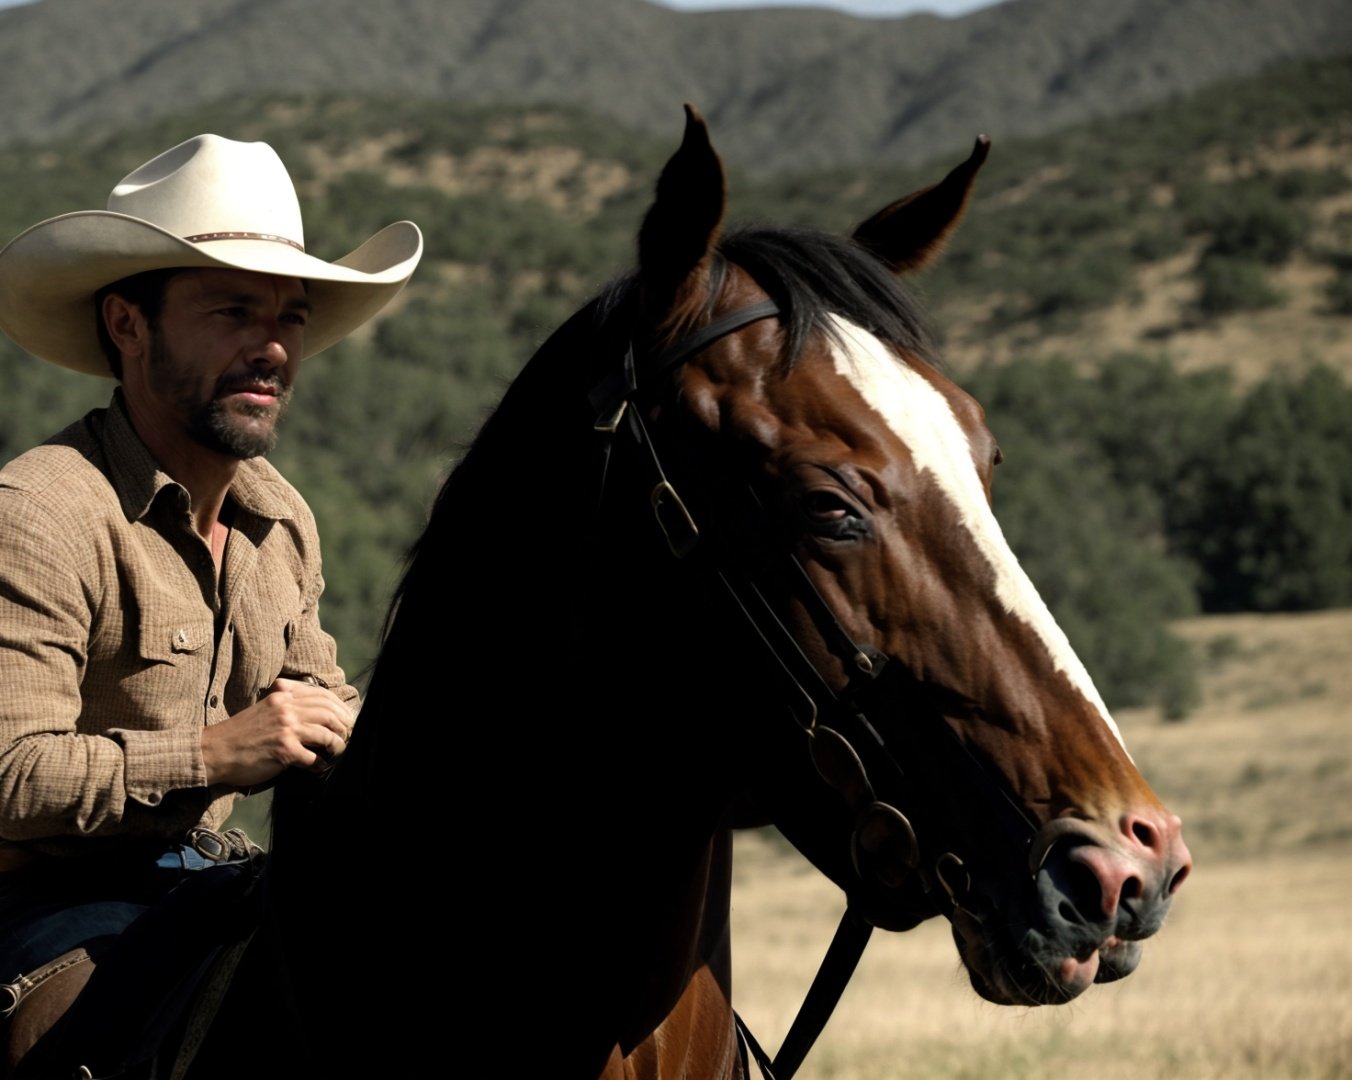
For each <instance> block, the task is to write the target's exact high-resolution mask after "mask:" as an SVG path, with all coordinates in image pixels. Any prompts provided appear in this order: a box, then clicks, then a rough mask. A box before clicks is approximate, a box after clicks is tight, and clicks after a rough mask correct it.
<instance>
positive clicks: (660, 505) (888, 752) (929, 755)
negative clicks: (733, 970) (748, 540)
mask: <svg viewBox="0 0 1352 1080" xmlns="http://www.w3.org/2000/svg"><path fill="white" fill-rule="evenodd" d="M725 272H726V264H725V262H724V261H723V259H722V258H721V257H718V258H716V259H715V262H714V265H713V268H712V273H711V282H710V286H709V293H708V295H709V300H708V302H707V304H706V309H705V314H706V316H707V315H709V314H711V309H712V307H713V305H714V304H715V302H716V300H717V298H718V295H719V292H720V290H721V286H722V282H723V277H724V274H725ZM780 314H781V309H780V306H779V305H778V304H777V303H776V302H775V301H774V300H769V299H767V300H762V301H759V302H757V303H752V304H748V305H746V306H744V307H741V308H737V309H735V310H734V311H731V312H729V313H727V314H725V315H721V316H719V317H717V318H713V319H711V320H710V321H709V322H708V323H706V324H705V325H704V326H703V327H701V328H700V329H698V330H695V331H693V332H692V333H690V334H689V335H688V336H686V337H684V338H682V339H680V340H679V341H677V342H676V343H675V344H673V345H668V346H666V347H665V348H662V349H660V350H654V351H645V352H636V351H635V348H634V344H633V341H632V339H631V340H630V341H629V342H628V343H627V346H626V349H625V353H624V357H623V360H622V361H621V363H620V364H619V365H618V366H617V367H615V368H613V369H612V370H610V371H609V372H608V373H607V374H606V375H605V376H604V377H603V378H602V379H601V380H600V381H599V382H597V383H596V384H595V385H594V386H593V388H592V390H591V392H590V393H589V395H588V401H589V405H590V407H591V410H592V412H593V415H594V416H595V417H596V420H595V424H594V430H595V432H596V434H597V436H598V438H599V440H600V444H601V468H600V472H601V483H600V490H601V495H600V499H602V500H604V499H605V498H606V496H607V490H606V487H607V476H608V471H609V464H610V458H611V453H612V450H613V448H614V446H615V444H616V442H617V441H623V442H625V443H627V444H629V445H632V446H634V447H636V448H637V451H638V452H639V454H640V456H641V459H642V461H643V462H644V469H645V471H647V472H648V473H649V474H650V482H649V488H648V501H649V504H650V506H651V508H652V511H653V515H654V518H655V520H656V522H657V524H658V526H659V528H660V529H661V532H662V534H663V536H664V537H665V540H666V544H667V547H668V548H669V550H670V551H671V554H672V555H673V556H674V557H675V558H677V559H685V558H686V557H687V556H689V555H690V554H691V553H692V552H693V551H695V549H696V547H697V545H698V543H699V539H700V529H699V526H698V524H697V523H696V521H695V519H694V517H693V516H692V514H691V513H690V511H689V510H688V509H687V506H686V503H685V501H684V500H683V499H682V498H681V496H680V494H679V493H678V491H677V489H676V487H675V485H673V483H672V482H671V480H670V479H669V476H668V473H667V470H666V469H665V468H664V467H663V463H662V456H661V454H660V453H659V450H658V447H657V445H656V443H655V442H654V440H653V438H652V435H651V433H650V432H649V430H648V426H647V424H646V423H645V422H644V419H643V416H642V409H641V408H639V407H638V401H639V399H640V398H642V397H643V396H644V394H645V392H647V391H649V390H651V389H653V388H655V387H658V386H660V385H662V384H663V382H664V381H665V380H666V379H667V378H668V377H669V376H670V375H672V374H674V373H675V372H676V371H677V370H678V369H679V368H680V367H681V366H682V365H683V364H685V363H686V362H687V361H689V360H690V359H692V358H693V357H695V356H696V355H698V354H699V353H701V352H703V351H704V350H705V349H707V348H709V347H710V346H712V345H714V344H715V343H716V342H718V341H720V340H722V339H723V338H725V337H727V336H729V335H730V334H734V333H736V332H738V331H740V330H743V329H745V328H746V327H748V326H751V325H753V324H754V323H757V322H760V321H763V320H765V319H770V318H776V317H778V316H779V315H780ZM746 499H747V510H748V516H749V517H750V518H751V519H752V520H757V521H760V522H762V523H765V525H766V527H767V528H768V520H769V515H768V513H767V511H766V510H765V508H764V507H763V506H762V505H761V502H760V499H759V497H758V495H757V493H756V491H755V490H754V488H752V487H750V486H748V487H747V489H746ZM774 549H775V551H776V555H775V556H774V558H773V559H772V560H770V561H769V562H767V563H766V564H765V565H764V566H762V567H759V568H757V569H755V570H751V569H748V568H746V567H744V566H735V565H733V564H732V563H731V561H729V560H726V559H722V560H720V559H719V558H718V556H717V553H715V555H714V557H713V558H712V560H711V561H710V563H709V570H710V572H711V573H712V574H713V575H714V576H715V578H716V580H717V583H718V591H719V592H721V593H722V595H724V596H725V597H726V598H727V601H728V603H729V604H730V606H731V608H732V610H734V611H735V612H736V613H737V615H738V617H739V620H740V621H741V622H742V624H743V625H745V626H746V627H747V628H748V629H749V631H750V634H751V636H752V638H753V639H754V640H756V641H759V642H760V643H761V644H762V646H763V647H764V651H765V654H766V655H767V656H768V657H769V659H770V663H771V667H772V668H773V669H775V670H777V671H778V672H780V673H781V674H782V676H783V679H784V682H785V685H786V687H787V698H788V702H789V709H790V712H791V713H792V715H793V717H794V719H795V721H796V722H797V724H798V726H799V727H800V728H801V729H802V731H803V732H804V734H805V735H806V736H807V739H808V745H809V748H810V751H811V756H812V761H813V764H814V766H815V767H816V770H817V772H818V773H819V774H820V776H821V778H822V779H823V780H824V781H825V782H826V783H827V784H828V785H829V786H830V787H831V788H833V789H835V790H836V791H837V792H838V793H839V794H840V795H841V797H842V798H843V799H844V801H845V804H846V807H847V808H848V810H849V811H850V813H851V815H852V816H853V819H854V831H853V833H852V835H851V842H850V855H851V861H852V863H853V865H854V869H855V872H856V874H857V875H858V876H859V878H860V879H861V881H863V882H867V881H869V880H870V879H875V880H877V881H879V882H881V884H882V885H883V886H884V887H886V888H890V889H897V888H900V887H901V886H902V885H903V884H904V883H906V882H907V881H908V880H910V879H911V878H912V877H914V879H916V880H918V882H919V884H920V886H921V889H922V890H923V893H924V896H925V898H926V901H927V902H928V903H930V904H932V905H933V912H932V913H942V914H948V915H950V916H951V915H953V914H955V913H956V912H957V911H959V910H961V909H962V906H963V903H964V901H965V900H966V899H967V897H968V896H969V894H970V892H971V888H972V878H971V873H970V871H969V869H968V868H967V866H966V865H965V863H964V861H963V860H962V858H961V857H960V856H958V855H957V854H955V853H953V852H951V851H945V852H944V853H943V854H941V855H939V856H938V857H937V858H936V859H935V860H934V861H933V864H932V865H926V864H924V863H923V861H922V852H921V845H920V843H919V841H918V840H917V837H916V833H915V830H914V828H913V827H912V825H911V822H910V820H909V819H908V818H907V816H906V815H905V814H904V813H902V811H901V810H899V809H897V808H896V807H895V806H894V805H892V802H893V801H901V800H897V799H895V798H891V800H890V801H888V800H884V799H882V798H880V797H879V795H878V791H879V789H880V788H881V789H882V790H883V791H884V793H885V794H887V795H889V796H891V795H892V793H893V792H901V791H906V790H907V789H908V788H914V786H915V785H914V783H913V782H912V780H911V778H910V777H908V775H907V773H906V771H905V769H904V768H903V766H902V764H901V762H902V761H903V760H911V761H916V760H919V761H925V762H927V763H929V764H930V765H931V766H933V765H934V764H935V763H940V764H941V765H942V771H943V772H945V773H946V782H947V783H948V784H949V785H950V786H956V785H961V786H963V787H964V788H966V789H970V790H971V791H972V792H973V793H974V794H976V795H977V796H978V797H979V798H980V799H981V800H982V801H983V802H984V803H985V805H986V808H987V809H989V811H990V812H991V814H992V815H993V817H994V819H995V820H996V821H997V822H998V823H999V825H1000V827H1001V829H1002V830H1003V831H1004V832H1005V833H1007V834H1008V836H1009V839H1010V840H1011V841H1012V843H1014V844H1015V845H1022V846H1023V847H1024V848H1029V849H1031V848H1032V847H1033V844H1034V839H1035V835H1036V833H1037V831H1038V826H1037V825H1036V824H1035V823H1034V822H1033V821H1032V820H1031V819H1030V818H1029V817H1028V815H1027V814H1026V813H1025V812H1024V811H1023V809H1022V808H1021V807H1020V806H1019V805H1018V804H1017V802H1015V800H1014V799H1013V797H1012V796H1011V795H1010V793H1009V792H1008V791H1007V790H1006V788H1005V785H1004V784H1003V783H1002V782H1001V781H1000V780H999V779H998V778H997V777H995V776H993V775H992V774H991V772H990V770H989V769H988V768H987V767H986V766H985V765H983V764H982V763H981V761H980V760H979V759H978V758H977V757H976V756H975V755H974V754H973V753H972V752H971V750H970V749H968V747H967V746H966V744H964V743H963V742H962V741H961V740H960V738H959V737H958V735H957V734H956V732H955V731H954V729H953V728H952V727H951V726H950V725H949V724H948V723H946V722H945V721H944V720H943V718H942V715H941V713H940V712H939V711H938V710H937V709H930V708H921V709H919V710H917V717H916V719H914V720H912V721H911V722H909V723H907V724H904V725H895V726H896V727H897V728H898V729H899V730H898V732H897V735H896V736H894V738H893V741H892V742H891V743H889V741H888V740H887V739H885V738H884V737H883V736H882V735H881V734H880V733H879V731H878V729H877V728H876V727H875V726H874V724H873V723H871V722H870V721H869V719H868V716H869V713H870V712H871V711H872V712H874V714H875V715H876V714H877V712H878V711H879V708H880V706H881V705H882V704H883V703H884V702H886V701H888V700H891V701H896V700H899V697H898V692H899V691H900V690H906V691H909V692H910V693H911V694H912V696H914V693H915V691H917V690H921V691H922V693H923V688H922V687H920V686H919V684H918V683H916V682H915V680H914V679H913V678H912V676H911V675H910V674H909V673H908V672H907V671H906V670H905V669H904V668H903V666H902V665H901V664H899V663H897V662H895V661H892V660H890V659H889V658H888V657H887V656H885V655H884V654H883V653H881V652H879V651H878V650H876V649H874V648H872V647H870V646H868V645H863V644H860V643H859V642H856V641H855V640H854V638H853V637H852V636H851V634H850V633H849V631H848V630H847V629H846V628H845V627H844V625H842V623H841V622H840V620H839V618H838V617H837V616H836V614H835V612H834V611H833V610H832V609H831V606H830V605H829V604H828V603H827V602H826V600H825V598H824V597H823V596H822V595H821V592H820V591H819V590H818V589H817V587H816V586H815V585H814V584H813V582H812V579H811V578H810V576H809V575H808V573H807V571H806V569H805V568H804V567H803V564H802V563H801V561H800V560H799V559H798V557H797V556H796V555H795V554H794V553H793V552H792V551H791V550H789V549H788V548H787V547H786V546H785V545H783V544H782V543H781V544H775V545H774ZM785 593H787V594H789V595H791V596H792V597H794V598H795V599H797V601H798V602H799V603H800V604H801V605H802V606H803V608H804V610H805V611H806V612H807V614H808V616H809V618H810V620H811V622H812V623H813V625H814V626H815V628H816V630H817V632H818V634H819V635H820V637H821V639H822V641H823V643H824V644H825V645H826V647H827V648H828V649H829V651H830V652H831V653H832V654H833V655H834V656H835V657H836V658H837V659H838V660H839V661H840V662H841V668H842V670H843V671H844V672H845V673H846V680H847V681H846V684H845V686H844V687H837V686H834V685H833V684H832V683H831V681H830V680H828V679H827V678H826V676H825V675H823V673H822V672H821V671H820V670H819V668H818V667H817V665H816V663H814V661H813V660H812V659H811V658H810V657H809V656H808V655H807V654H806V653H805V652H804V650H803V648H802V646H801V645H800V644H799V642H798V640H797V638H796V637H795V636H794V634H793V632H792V631H791V630H790V629H789V628H788V627H787V626H786V625H785V623H784V622H783V620H782V619H781V617H780V615H779V614H778V612H777V610H776V607H775V605H774V604H773V603H772V602H771V600H770V596H771V595H780V596H783V595H784V594H785ZM861 750H862V753H861ZM866 758H867V760H868V761H869V763H870V767H869V768H866V766H865V764H864V762H865V759H866ZM870 768H871V769H872V778H871V777H870ZM875 781H876V784H875ZM912 812H913V813H914V808H912ZM1015 850H1017V848H1016V849H1015ZM1036 870H1037V867H1032V871H1033V873H1036ZM928 914H931V912H926V916H927V915H928ZM923 917H925V916H918V917H917V919H916V921H917V922H918V921H920V919H921V918H923ZM872 931H873V927H872V925H871V924H870V923H868V922H867V921H866V920H865V919H864V918H863V917H862V916H861V915H860V914H859V913H858V912H857V911H856V910H855V909H854V908H853V907H852V906H851V907H847V909H846V912H845V914H844V916H843V917H842V919H841V922H840V925H839V927H838V928H837V930H836V934H835V937H834V939H833V940H832V942H831V945H830V947H829V949H828V951H827V955H826V957H825V959H824V960H823V961H822V965H821V967H820V968H819V970H818V972H817V975H816V976H815V977H814V979H813V983H812V985H811V987H810V988H809V990H808V994H807V996H806V998H805V1000H804V1002H803V1005H802V1006H801V1007H800V1010H799V1013H798V1015H797V1017H796V1018H795V1020H794V1022H793V1024H792V1026H791V1027H790V1030H789V1033H788V1035H787V1036H786V1037H785V1039H784V1042H783V1044H782V1045H781V1047H780V1050H779V1053H778V1054H777V1055H776V1057H775V1059H774V1061H773V1062H771V1061H770V1059H769V1056H768V1055H767V1054H766V1053H765V1052H764V1051H763V1050H762V1049H761V1047H760V1045H759V1044H758V1043H757V1042H756V1040H755V1038H754V1037H753V1036H752V1035H751V1033H750V1031H749V1030H747V1029H746V1026H745V1025H744V1024H743V1022H742V1020H741V1017H740V1016H736V1014H734V1016H735V1017H736V1024H737V1030H738V1035H739V1037H740V1039H741V1040H742V1051H743V1064H744V1068H745V1066H746V1064H747V1062H746V1057H747V1053H748V1051H749V1053H750V1055H751V1056H752V1057H754V1058H755V1060H756V1061H757V1063H758V1065H759V1066H760V1068H761V1071H762V1073H763V1074H764V1075H765V1076H767V1077H770V1078H771V1080H774V1078H778V1080H790V1078H791V1077H792V1076H793V1074H794V1073H795V1072H796V1071H797V1069H798V1067H799V1065H800V1064H801V1063H802V1061H803V1059H804V1058H805V1057H806V1056H807V1053H808V1051H809V1050H810V1049H811V1047H812V1044H813V1043H814V1042H815V1041H816V1039H817V1037H818V1035H819V1034H820V1033H821V1031H822V1029H823V1028H824V1027H825V1025H826V1022H827V1020H828V1019H829V1018H830V1015H831V1013H832V1011H833V1010H834V1008H835V1005H836V1003H837V1002H838V1001H839V999H840V996H841V994H842V993H843V992H844V989H845V986H846V985H847V984H848V982H849V979H850V977H851V976H852V975H853V973H854V970H855V967H856V966H857V964H858V962H859V958H860V957H861V956H862V954H863V951H864V948H865V946H866V945H867V943H868V940H869V937H870V935H871V934H872Z"/></svg>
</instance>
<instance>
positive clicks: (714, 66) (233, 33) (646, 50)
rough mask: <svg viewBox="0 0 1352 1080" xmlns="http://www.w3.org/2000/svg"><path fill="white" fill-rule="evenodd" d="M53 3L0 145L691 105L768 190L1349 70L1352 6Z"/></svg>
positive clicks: (0, 82)
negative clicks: (1218, 86)
mask: <svg viewBox="0 0 1352 1080" xmlns="http://www.w3.org/2000/svg"><path fill="white" fill-rule="evenodd" d="M113 10H114V9H112V8H110V6H109V5H107V4H106V3H105V2H104V0H41V2H39V3H35V4H31V5H27V6H23V7H18V8H12V9H8V10H4V11H0V101H3V102H4V109H3V111H0V144H3V143H6V142H12V141H14V140H27V141H46V140H48V139H50V138H51V137H53V136H56V135H63V134H69V133H73V132H76V131H85V132H93V131H101V132H104V133H107V132H111V131H120V130H124V129H133V128H136V127H138V126H141V125H143V124H144V123H145V122H147V121H151V120H155V119H158V118H161V117H165V116H168V115H171V114H172V113H175V112H181V111H183V110H186V109H192V108H198V107H202V106H205V105H208V104H211V103H213V102H216V101H219V100H222V99H227V98H239V97H247V98H250V99H256V98H259V97H269V96H278V95H295V94H316V93H319V94H323V93H341V94H344V95H349V96H358V97H380V98H397V99H399V100H402V101H414V100H420V101H424V102H441V103H455V104H461V105H463V104H471V103H473V104H515V105H536V104H546V105H549V106H551V107H553V106H558V105H565V106H576V107H581V108H584V109H587V110H589V111H592V112H595V113H596V114H597V115H600V116H604V117H607V118H609V119H611V120H612V121H615V122H618V123H620V124H622V125H625V126H627V127H631V128H637V129H639V130H644V131H647V132H650V133H657V132H661V133H666V132H668V131H670V129H671V116H672V110H673V109H674V108H675V107H676V106H677V105H678V104H679V102H681V101H686V100H688V101H695V102H698V103H699V104H700V105H701V107H702V108H703V109H704V111H705V113H706V114H707V115H708V116H709V118H710V119H711V121H712V122H713V123H714V125H715V127H716V130H718V131H719V132H721V133H722V135H723V138H724V141H725V145H726V146H727V147H728V148H729V153H730V156H731V157H732V158H734V159H736V160H738V161H740V162H741V163H743V164H744V165H746V166H747V167H749V168H750V167H754V168H756V169H758V170H765V171H770V170H782V169H786V168H788V169H797V170H803V169H816V168H823V167H827V166H829V165H833V164H843V163H850V164H865V163H869V164H872V163H878V162H884V161H894V162H901V161H909V162H916V161H922V160H926V159H929V158H931V157H933V156H935V155H936V154H938V153H941V152H950V151H953V150H955V149H958V148H960V147H962V146H963V145H964V144H965V143H966V142H967V140H968V139H969V138H970V133H971V132H973V131H975V130H978V129H980V130H988V131H992V132H999V133H1000V134H1001V135H1002V136H1003V137H1005V138H1009V137H1011V136H1017V135H1027V134H1034V133H1039V132H1046V131H1051V130H1054V129H1058V128H1061V127H1064V126H1066V125H1067V124H1072V123H1077V122H1081V121H1084V120H1087V119H1090V118H1095V117H1108V116H1115V115H1119V114H1121V113H1123V112H1124V111H1128V110H1131V109H1136V108H1139V107H1141V106H1144V105H1147V104H1151V103H1154V102H1159V101H1163V100H1166V99H1168V98H1170V97H1172V96H1177V95H1180V94H1184V93H1188V92H1191V91H1194V90H1197V89H1199V88H1201V87H1204V86H1207V85H1210V84H1212V83H1214V82H1216V81H1218V80H1221V79H1226V78H1233V77H1236V76H1241V75H1246V74H1250V73H1253V72H1256V71H1258V70H1259V69H1261V68H1263V67H1265V66H1267V65H1269V64H1272V63H1274V62H1276V61H1280V60H1289V59H1293V58H1297V57H1304V56H1317V55H1323V54H1327V53H1330V52H1335V51H1339V50H1345V49H1347V48H1349V47H1352V9H1350V8H1349V7H1348V5H1347V4H1346V3H1345V2H1344V0H1304V2H1302V3H1300V4H1291V3H1289V2H1288V0H1013V2H1011V3H1007V4H1003V5H1000V6H998V7H995V8H991V9H987V10H983V11H978V12H975V13H972V14H970V15H967V16H964V17H962V18H958V19H941V18H938V17H936V16H932V15H915V16H910V17H907V18H901V19H887V20H875V19H859V18H854V17H851V16H848V15H842V14H839V13H835V12H830V11H825V10H812V9H778V10H773V9H770V10H756V11H729V12H717V13H677V12H675V11H671V10H668V9H665V8H661V7H658V6H655V5H653V4H651V3H647V2H645V0H588V2H587V3H585V4H561V3H556V2H553V0H387V2H383V3H379V4H372V3H369V2H367V0H267V2H266V3H261V2H259V0H210V2H208V0H175V2H173V3H172V4H171V3H168V2H167V0H119V2H118V4H117V5H116V8H115V11H116V17H115V18H113V17H110V12H111V11H113Z"/></svg>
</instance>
